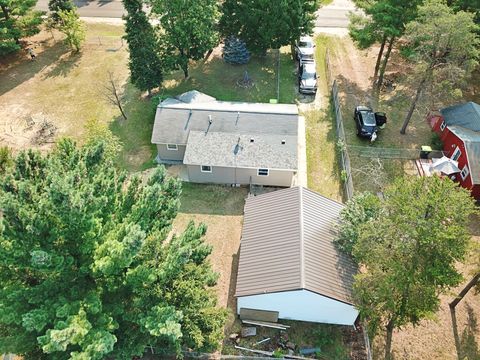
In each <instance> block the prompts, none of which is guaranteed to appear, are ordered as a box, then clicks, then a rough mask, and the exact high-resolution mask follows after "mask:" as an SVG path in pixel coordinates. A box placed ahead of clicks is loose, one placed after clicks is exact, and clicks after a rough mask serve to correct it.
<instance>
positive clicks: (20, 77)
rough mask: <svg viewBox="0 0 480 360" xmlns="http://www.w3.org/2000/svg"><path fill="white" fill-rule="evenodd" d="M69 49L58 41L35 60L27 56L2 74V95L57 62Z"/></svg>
mask: <svg viewBox="0 0 480 360" xmlns="http://www.w3.org/2000/svg"><path fill="white" fill-rule="evenodd" d="M68 51H69V50H68V49H67V48H66V47H65V46H64V45H63V43H62V42H60V41H57V42H55V43H53V44H52V45H50V46H47V47H46V48H45V50H44V51H43V52H42V53H40V54H38V55H37V58H36V60H35V61H31V60H30V59H28V58H27V57H26V56H25V58H24V60H22V61H20V62H19V63H18V64H17V65H14V66H12V67H10V68H9V69H7V70H5V71H3V72H2V73H1V74H0V96H1V95H3V94H5V93H7V92H9V91H10V90H13V89H14V88H16V87H17V86H19V85H21V84H22V83H24V82H25V81H28V80H30V79H31V78H33V77H34V76H35V75H37V74H38V73H39V72H40V71H42V70H43V69H45V68H46V67H48V66H50V65H52V64H54V63H55V62H57V61H58V59H60V58H61V57H62V56H63V55H64V54H66V53H67V52H68Z"/></svg>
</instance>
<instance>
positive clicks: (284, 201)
mask: <svg viewBox="0 0 480 360" xmlns="http://www.w3.org/2000/svg"><path fill="white" fill-rule="evenodd" d="M342 208H343V205H342V204H340V203H338V202H336V201H334V200H331V199H328V198H326V197H323V196H321V195H319V194H317V193H315V192H313V191H310V190H308V189H306V188H303V187H292V188H290V189H283V190H279V191H275V192H271V193H267V194H263V195H259V196H255V197H249V198H248V199H247V200H246V203H245V217H244V223H243V230H242V239H241V243H240V260H239V266H238V275H237V286H236V292H235V296H236V298H237V313H240V309H242V308H244V309H254V310H265V311H278V312H279V318H283V319H292V320H301V321H310V322H319V323H328V324H341V325H352V324H353V323H354V322H355V320H356V319H357V317H358V310H357V309H355V307H354V305H353V302H352V299H351V290H352V284H353V276H354V274H355V273H356V271H357V268H356V266H355V264H354V263H353V262H352V260H351V259H350V258H349V257H348V256H346V255H345V254H342V253H341V252H339V250H337V248H336V247H335V245H334V243H333V240H334V238H335V231H334V229H335V223H336V222H337V221H338V216H339V213H340V211H341V210H342Z"/></svg>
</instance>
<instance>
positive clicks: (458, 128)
mask: <svg viewBox="0 0 480 360" xmlns="http://www.w3.org/2000/svg"><path fill="white" fill-rule="evenodd" d="M428 121H429V122H430V125H431V126H432V129H433V131H435V132H436V133H437V134H439V135H440V138H441V139H442V141H443V151H444V153H445V155H446V156H449V157H450V158H452V159H453V160H457V161H458V167H459V168H460V170H461V172H460V174H458V175H457V177H456V180H458V182H459V183H460V184H461V186H463V187H464V188H466V189H469V190H471V191H472V195H473V197H474V198H475V199H477V200H480V105H478V104H476V103H474V102H468V103H466V104H460V105H454V106H450V107H447V108H445V109H442V110H440V114H435V115H434V114H431V115H429V117H428Z"/></svg>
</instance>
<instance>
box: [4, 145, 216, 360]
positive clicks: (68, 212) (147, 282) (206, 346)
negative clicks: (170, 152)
mask: <svg viewBox="0 0 480 360" xmlns="http://www.w3.org/2000/svg"><path fill="white" fill-rule="evenodd" d="M102 138H103V140H102V141H98V140H95V141H90V142H89V143H88V144H87V145H85V146H84V147H83V148H78V147H76V146H75V144H74V143H73V142H72V141H70V140H63V141H61V142H60V143H59V144H58V145H57V147H56V149H55V150H54V151H53V152H52V153H50V154H49V155H47V156H42V155H41V154H40V153H37V152H33V151H28V152H22V153H20V154H19V155H18V156H17V157H16V158H15V159H14V164H13V166H10V167H9V168H8V169H7V170H6V172H5V173H4V174H2V176H1V177H0V208H1V209H2V212H1V215H0V352H2V353H9V352H11V353H15V354H19V355H23V356H24V358H25V359H56V360H63V359H77V360H79V359H90V360H96V359H106V358H111V359H131V358H132V357H133V356H140V355H142V353H143V352H144V350H145V348H146V346H147V345H151V346H153V347H155V348H157V349H162V350H164V351H166V352H170V353H175V351H176V352H177V353H178V352H179V351H180V349H181V348H183V347H185V348H187V347H188V348H192V349H197V350H199V351H202V350H207V351H208V350H212V349H213V348H215V347H216V346H217V345H218V343H219V340H220V339H221V338H222V327H223V322H224V318H225V316H224V311H223V310H221V309H219V308H217V307H216V296H215V294H214V292H213V290H212V288H211V287H212V286H213V285H214V284H215V282H216V279H217V276H216V274H215V273H214V272H213V271H212V269H211V267H210V265H209V263H208V261H207V256H208V255H209V254H210V251H211V247H210V246H208V245H206V244H205V243H204V241H203V239H202V237H203V235H204V234H205V231H206V229H205V226H203V225H201V226H198V227H197V226H194V225H193V223H190V224H189V225H188V226H187V228H186V230H185V231H184V232H183V233H181V234H179V235H176V236H173V237H171V238H170V239H169V240H168V241H167V236H168V234H169V232H170V230H171V224H172V221H173V219H174V218H175V216H176V213H177V210H178V206H179V195H180V192H181V186H180V182H179V181H177V180H175V179H172V178H167V177H166V173H165V169H164V168H158V169H156V171H155V172H154V173H153V174H152V175H151V177H150V178H149V179H148V180H146V181H145V182H143V181H142V180H141V179H140V178H138V177H131V178H128V177H126V174H124V173H122V172H119V171H117V170H116V168H115V167H114V166H113V159H114V155H115V154H114V152H113V151H111V150H112V149H114V148H115V147H112V146H111V144H108V141H107V140H106V139H108V138H106V137H102Z"/></svg>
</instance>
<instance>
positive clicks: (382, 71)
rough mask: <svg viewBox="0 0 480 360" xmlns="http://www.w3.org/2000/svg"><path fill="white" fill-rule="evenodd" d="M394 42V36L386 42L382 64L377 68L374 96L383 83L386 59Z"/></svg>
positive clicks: (388, 57) (378, 92)
mask: <svg viewBox="0 0 480 360" xmlns="http://www.w3.org/2000/svg"><path fill="white" fill-rule="evenodd" d="M394 43H395V36H392V37H391V38H390V41H389V42H388V48H387V52H386V53H385V56H384V57H383V62H382V66H381V67H380V70H379V75H378V81H377V90H376V97H378V94H380V89H381V88H382V84H383V77H384V75H385V70H386V69H387V64H388V60H389V59H390V54H391V52H392V48H393V44H394Z"/></svg>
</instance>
